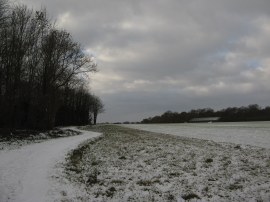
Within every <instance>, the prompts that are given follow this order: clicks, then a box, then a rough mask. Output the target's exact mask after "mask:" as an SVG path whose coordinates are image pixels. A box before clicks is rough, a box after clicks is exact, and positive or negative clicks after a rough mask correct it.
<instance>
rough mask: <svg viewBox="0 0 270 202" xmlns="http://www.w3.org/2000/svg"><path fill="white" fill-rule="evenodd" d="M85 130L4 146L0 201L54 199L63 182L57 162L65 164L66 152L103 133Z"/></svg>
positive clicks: (1, 152)
mask: <svg viewBox="0 0 270 202" xmlns="http://www.w3.org/2000/svg"><path fill="white" fill-rule="evenodd" d="M81 132H83V133H82V134H81V135H77V136H72V137H66V138H58V139H51V140H48V141H44V142H41V143H35V144H29V145H24V146H21V147H20V148H18V149H14V148H13V149H12V150H8V149H3V150H0V201H1V202H7V201H11V202H37V201H38V202H43V201H54V200H55V199H53V197H56V196H58V195H59V193H57V191H58V189H59V187H60V186H61V184H60V182H57V178H55V177H57V174H56V173H57V172H58V171H59V169H56V167H55V166H56V165H58V166H59V165H61V164H60V163H61V162H63V161H64V160H65V156H66V154H67V153H68V152H69V151H70V150H72V149H74V148H76V147H77V146H78V145H79V144H80V143H82V142H83V141H86V140H88V139H90V138H94V137H97V136H99V135H100V134H99V133H94V132H89V131H88V132H86V131H81ZM5 148H6V147H5ZM58 197H59V196H58Z"/></svg>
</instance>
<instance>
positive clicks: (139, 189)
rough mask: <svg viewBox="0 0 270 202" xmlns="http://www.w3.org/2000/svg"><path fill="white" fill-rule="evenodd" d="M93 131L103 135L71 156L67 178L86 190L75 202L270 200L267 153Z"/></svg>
mask: <svg viewBox="0 0 270 202" xmlns="http://www.w3.org/2000/svg"><path fill="white" fill-rule="evenodd" d="M89 130H96V131H100V132H102V133H104V135H103V136H102V138H99V139H98V140H96V141H92V142H90V143H88V144H83V145H82V146H81V147H80V148H77V149H76V150H74V151H73V152H71V153H70V155H69V157H68V158H67V159H68V163H67V165H66V171H65V172H66V174H65V175H66V179H67V180H69V181H70V182H72V183H73V184H74V185H77V186H80V187H81V189H82V190H85V193H84V194H82V195H80V197H79V198H76V197H74V198H72V200H71V201H93V202H94V201H95V202H96V201H115V202H116V201H117V202H121V201H162V202H164V201H165V202H166V201H181V202H182V201H218V202H227V201H254V202H255V201H262V202H269V201H270V181H269V176H270V150H269V149H265V148H259V147H253V146H245V145H237V144H232V143H216V142H213V141H208V140H200V139H194V138H186V137H179V136H173V135H166V136H165V135H164V134H158V133H151V132H146V131H139V130H134V129H129V128H123V127H119V126H110V125H107V126H99V127H96V128H89ZM66 199H67V200H68V199H70V198H69V197H67V198H66ZM68 201H69V200H68Z"/></svg>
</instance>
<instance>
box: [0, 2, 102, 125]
mask: <svg viewBox="0 0 270 202" xmlns="http://www.w3.org/2000/svg"><path fill="white" fill-rule="evenodd" d="M96 70H97V65H96V62H95V61H94V59H93V57H92V56H89V55H87V54H86V53H85V51H84V49H83V48H82V47H81V45H80V44H79V43H77V42H75V41H74V40H73V38H72V36H71V34H70V33H69V32H67V31H66V30H62V29H58V28H57V27H56V26H55V23H52V22H51V20H49V18H48V15H47V11H46V9H44V8H43V9H40V10H38V11H34V10H32V9H29V8H27V7H26V6H25V5H11V4H10V3H9V2H8V1H7V0H0V128H11V129H12V128H37V129H50V128H52V127H54V126H55V125H83V124H88V123H90V122H91V121H92V122H93V123H96V118H97V114H98V113H100V112H102V110H103V104H102V101H101V100H100V98H99V97H97V96H95V95H92V94H91V93H90V92H89V90H88V88H87V84H88V83H87V80H88V73H89V72H96Z"/></svg>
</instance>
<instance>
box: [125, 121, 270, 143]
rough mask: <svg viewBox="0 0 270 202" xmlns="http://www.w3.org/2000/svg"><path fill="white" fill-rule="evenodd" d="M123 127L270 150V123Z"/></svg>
mask: <svg viewBox="0 0 270 202" xmlns="http://www.w3.org/2000/svg"><path fill="white" fill-rule="evenodd" d="M123 126H125V127H129V128H135V129H140V130H146V131H151V132H157V133H163V134H171V135H177V136H182V137H190V138H199V139H205V140H213V141H215V142H229V143H236V144H245V145H253V146H258V147H263V148H270V122H269V121H265V122H234V123H219V122H217V123H196V124H195V123H184V124H124V125H123Z"/></svg>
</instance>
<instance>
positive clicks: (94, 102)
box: [91, 95, 105, 125]
mask: <svg viewBox="0 0 270 202" xmlns="http://www.w3.org/2000/svg"><path fill="white" fill-rule="evenodd" d="M104 111H105V109H104V104H103V102H102V100H101V99H100V98H99V97H97V96H95V95H92V98H91V112H92V114H93V124H94V125H96V123H97V116H98V114H100V113H102V112H104Z"/></svg>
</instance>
